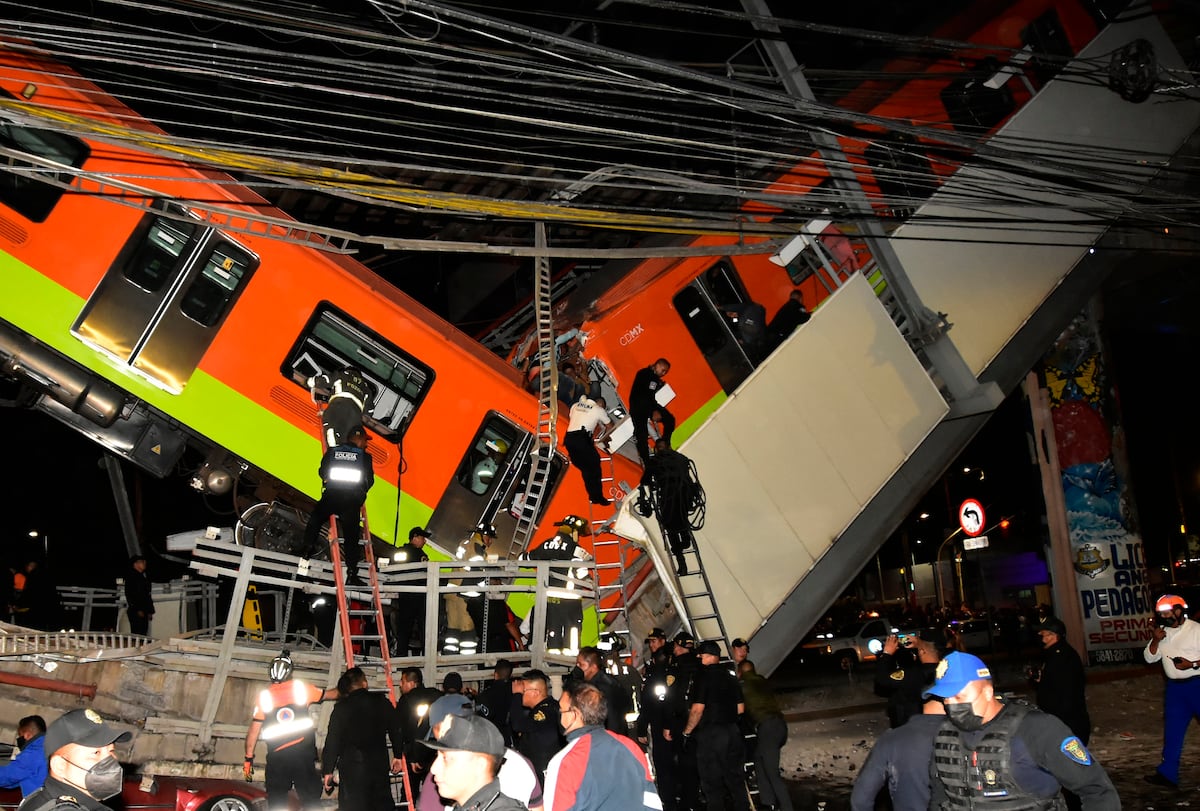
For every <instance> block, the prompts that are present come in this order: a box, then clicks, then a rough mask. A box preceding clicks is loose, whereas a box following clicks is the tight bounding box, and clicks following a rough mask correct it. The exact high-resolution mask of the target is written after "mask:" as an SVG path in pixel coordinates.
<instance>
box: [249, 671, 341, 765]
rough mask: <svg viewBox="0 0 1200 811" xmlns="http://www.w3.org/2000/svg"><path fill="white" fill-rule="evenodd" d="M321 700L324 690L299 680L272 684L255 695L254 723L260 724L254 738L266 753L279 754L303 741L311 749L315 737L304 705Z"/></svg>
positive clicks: (306, 707) (323, 696) (315, 739)
mask: <svg viewBox="0 0 1200 811" xmlns="http://www.w3.org/2000/svg"><path fill="white" fill-rule="evenodd" d="M324 700H325V691H324V690H322V689H321V688H319V687H313V686H312V685H310V684H305V683H304V682H302V681H301V680H300V679H289V680H288V681H282V682H279V683H278V684H272V685H271V686H270V687H268V688H267V689H265V690H263V691H262V692H261V693H259V694H258V703H257V704H256V705H255V706H254V720H255V721H262V725H263V726H262V731H261V732H260V733H259V736H258V737H259V739H260V740H262V741H264V742H265V743H266V744H267V753H268V754H270V753H272V752H279V751H281V750H283V749H287V748H289V747H292V746H296V745H297V744H300V743H304V742H305V741H308V742H310V743H311V744H312V745H313V746H314V747H315V746H316V745H317V733H316V729H315V725H314V724H313V719H312V715H310V714H309V712H308V705H309V704H317V703H320V702H321V701H324Z"/></svg>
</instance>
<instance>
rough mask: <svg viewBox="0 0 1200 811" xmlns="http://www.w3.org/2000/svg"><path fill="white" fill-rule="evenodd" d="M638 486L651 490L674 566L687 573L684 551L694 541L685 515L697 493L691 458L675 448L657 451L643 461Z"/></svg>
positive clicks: (681, 572)
mask: <svg viewBox="0 0 1200 811" xmlns="http://www.w3.org/2000/svg"><path fill="white" fill-rule="evenodd" d="M639 487H641V488H650V489H652V490H653V492H654V506H655V511H656V514H657V516H658V522H659V524H660V525H661V526H662V530H663V535H664V536H665V538H666V541H667V545H668V546H669V547H670V549H671V554H672V555H674V557H675V567H676V569H677V570H678V571H679V574H681V575H683V574H687V563H686V562H685V561H684V557H683V553H684V551H685V550H687V549H689V548H691V546H692V543H693V542H694V538H693V536H692V525H691V521H690V519H689V517H688V516H689V514H690V512H691V510H692V505H693V502H694V500H695V497H696V483H695V482H693V481H692V460H691V459H689V458H687V457H686V456H684V455H683V454H682V453H680V452H679V451H676V450H671V449H667V450H662V451H659V452H658V453H656V454H655V455H654V458H653V459H651V460H650V461H649V462H648V463H647V464H646V468H645V470H644V471H643V473H642V480H641V482H640V483H639Z"/></svg>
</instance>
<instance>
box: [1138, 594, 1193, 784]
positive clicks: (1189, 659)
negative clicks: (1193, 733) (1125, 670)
mask: <svg viewBox="0 0 1200 811" xmlns="http://www.w3.org/2000/svg"><path fill="white" fill-rule="evenodd" d="M1187 607H1188V605H1187V603H1186V602H1185V601H1184V599H1183V598H1182V597H1180V596H1178V595H1175V594H1164V595H1163V596H1161V597H1159V598H1158V600H1157V601H1156V602H1155V604H1154V613H1155V619H1156V625H1155V628H1154V631H1153V633H1152V634H1151V637H1150V642H1149V644H1147V645H1146V649H1145V650H1144V651H1143V652H1142V656H1143V658H1145V660H1146V661H1147V662H1149V663H1154V662H1162V666H1163V673H1164V674H1165V675H1166V677H1167V680H1166V686H1165V691H1166V694H1165V697H1164V699H1163V719H1164V720H1163V757H1162V762H1161V763H1159V764H1158V768H1157V769H1155V770H1154V771H1153V772H1151V773H1150V774H1148V775H1146V778H1145V780H1146V782H1147V783H1151V784H1153V785H1156V786H1164V787H1166V788H1173V789H1177V788H1179V760H1180V758H1181V757H1182V755H1183V739H1184V736H1185V735H1186V734H1187V729H1188V727H1189V726H1190V725H1191V723H1192V719H1193V718H1200V623H1197V622H1195V621H1193V620H1190V619H1188V616H1187Z"/></svg>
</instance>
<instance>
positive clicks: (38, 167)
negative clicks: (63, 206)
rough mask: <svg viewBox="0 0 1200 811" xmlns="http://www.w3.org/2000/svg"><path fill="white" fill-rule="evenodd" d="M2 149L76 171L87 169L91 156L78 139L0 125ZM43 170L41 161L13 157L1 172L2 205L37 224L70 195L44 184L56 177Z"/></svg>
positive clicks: (66, 178) (64, 174)
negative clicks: (32, 156)
mask: <svg viewBox="0 0 1200 811" xmlns="http://www.w3.org/2000/svg"><path fill="white" fill-rule="evenodd" d="M0 92H2V91H0ZM4 95H7V94H4ZM0 146H3V147H5V148H6V149H11V150H13V151H15V152H24V153H26V154H28V155H35V156H37V157H38V158H41V159H42V160H49V161H53V162H55V163H60V164H65V165H67V166H74V167H75V168H79V167H80V166H83V162H84V161H85V160H87V157H88V155H89V154H90V150H89V149H88V146H87V144H85V143H84V142H83V141H81V140H79V139H78V138H73V137H71V136H70V135H63V134H61V133H57V132H49V131H47V130H38V129H32V128H30V127H19V126H17V125H16V124H11V123H4V124H0ZM42 166H43V164H42V163H41V162H40V161H37V162H35V161H23V160H21V159H20V158H16V157H10V158H9V166H8V167H6V171H0V202H3V203H4V204H5V205H6V206H8V207H9V208H11V209H13V210H14V211H16V212H17V213H18V214H20V215H21V216H23V217H25V218H26V219H29V220H32V221H33V222H44V221H45V219H46V218H47V217H49V216H50V212H51V211H53V210H54V207H55V206H56V205H58V201H59V200H60V199H61V198H62V196H63V195H64V194H65V193H66V189H65V188H63V187H61V186H56V185H54V184H52V183H47V182H46V181H45V180H43V178H44V177H54V174H55V173H54V172H52V171H49V170H47V169H44V168H42ZM31 170H32V171H31ZM61 180H62V182H64V183H66V182H70V180H71V176H70V175H69V174H67V173H63V175H62V178H61Z"/></svg>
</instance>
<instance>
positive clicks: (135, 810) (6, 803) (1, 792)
mask: <svg viewBox="0 0 1200 811" xmlns="http://www.w3.org/2000/svg"><path fill="white" fill-rule="evenodd" d="M20 804H21V791H20V789H0V811H14V809H16V807H17V806H18V805H20ZM105 805H107V806H109V807H110V808H112V809H114V811H266V808H267V793H266V792H265V791H263V790H262V789H261V788H259V787H257V786H255V785H254V784H252V783H246V782H244V781H241V780H219V779H217V778H212V777H166V776H150V775H145V776H143V775H140V774H131V773H129V772H126V775H125V787H124V788H123V789H122V791H121V794H120V796H119V797H113V798H112V799H111V800H107V801H105Z"/></svg>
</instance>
